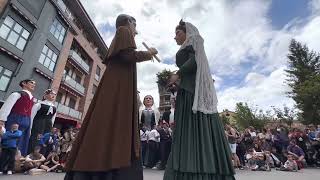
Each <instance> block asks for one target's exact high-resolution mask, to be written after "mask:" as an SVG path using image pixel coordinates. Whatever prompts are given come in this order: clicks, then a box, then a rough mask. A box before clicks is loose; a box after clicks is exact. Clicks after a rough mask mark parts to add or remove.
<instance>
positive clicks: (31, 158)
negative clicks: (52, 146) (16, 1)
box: [24, 146, 46, 173]
mask: <svg viewBox="0 0 320 180" xmlns="http://www.w3.org/2000/svg"><path fill="white" fill-rule="evenodd" d="M40 149H41V147H40V146H36V147H35V148H34V150H33V152H32V153H31V154H29V155H28V156H27V157H26V162H25V164H24V169H25V171H26V172H28V173H31V172H30V170H32V169H42V167H43V166H42V165H43V163H44V161H45V160H46V158H45V157H44V156H43V155H42V154H40Z"/></svg>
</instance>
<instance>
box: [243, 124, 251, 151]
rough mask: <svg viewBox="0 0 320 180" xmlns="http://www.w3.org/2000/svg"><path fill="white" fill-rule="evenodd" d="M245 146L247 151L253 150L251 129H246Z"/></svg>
mask: <svg viewBox="0 0 320 180" xmlns="http://www.w3.org/2000/svg"><path fill="white" fill-rule="evenodd" d="M243 138H244V139H243V140H244V144H245V146H246V151H248V150H249V149H251V148H253V138H252V137H251V134H250V131H249V129H245V131H244V135H243Z"/></svg>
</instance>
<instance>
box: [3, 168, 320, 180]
mask: <svg viewBox="0 0 320 180" xmlns="http://www.w3.org/2000/svg"><path fill="white" fill-rule="evenodd" d="M236 173H237V174H236V179H237V180H316V179H319V178H320V169H304V170H301V171H299V172H280V171H275V170H272V171H271V172H252V171H248V170H243V171H236ZM63 176H64V174H56V173H49V174H47V175H39V176H30V175H12V176H7V175H3V176H0V180H63ZM144 176H145V178H144V179H145V180H162V177H163V171H157V170H148V169H147V170H145V171H144ZM128 180H129V179H128Z"/></svg>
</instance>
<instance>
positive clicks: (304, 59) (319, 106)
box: [286, 39, 320, 124]
mask: <svg viewBox="0 0 320 180" xmlns="http://www.w3.org/2000/svg"><path fill="white" fill-rule="evenodd" d="M287 57H288V68H287V69H286V72H287V74H288V79H287V84H288V85H289V86H290V87H291V91H290V92H289V93H288V94H289V96H290V97H292V98H293V100H294V101H295V102H296V104H297V107H298V108H299V109H300V110H301V116H302V118H303V121H302V122H303V123H305V124H310V123H313V124H319V123H320V111H319V110H320V74H319V72H320V71H319V69H320V68H319V67H320V55H319V53H316V52H314V51H310V50H309V49H308V47H307V46H306V45H302V44H301V43H299V42H297V41H295V40H294V39H293V40H292V41H291V44H290V47H289V54H288V56H287Z"/></svg>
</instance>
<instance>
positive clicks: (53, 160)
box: [42, 150, 62, 172]
mask: <svg viewBox="0 0 320 180" xmlns="http://www.w3.org/2000/svg"><path fill="white" fill-rule="evenodd" d="M42 169H44V170H46V171H47V172H51V171H55V172H58V171H59V170H60V171H62V170H61V169H62V166H61V164H60V163H59V155H58V153H57V151H56V150H53V151H52V152H51V153H50V154H49V155H48V157H47V160H46V162H45V163H44V164H43V166H42Z"/></svg>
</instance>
